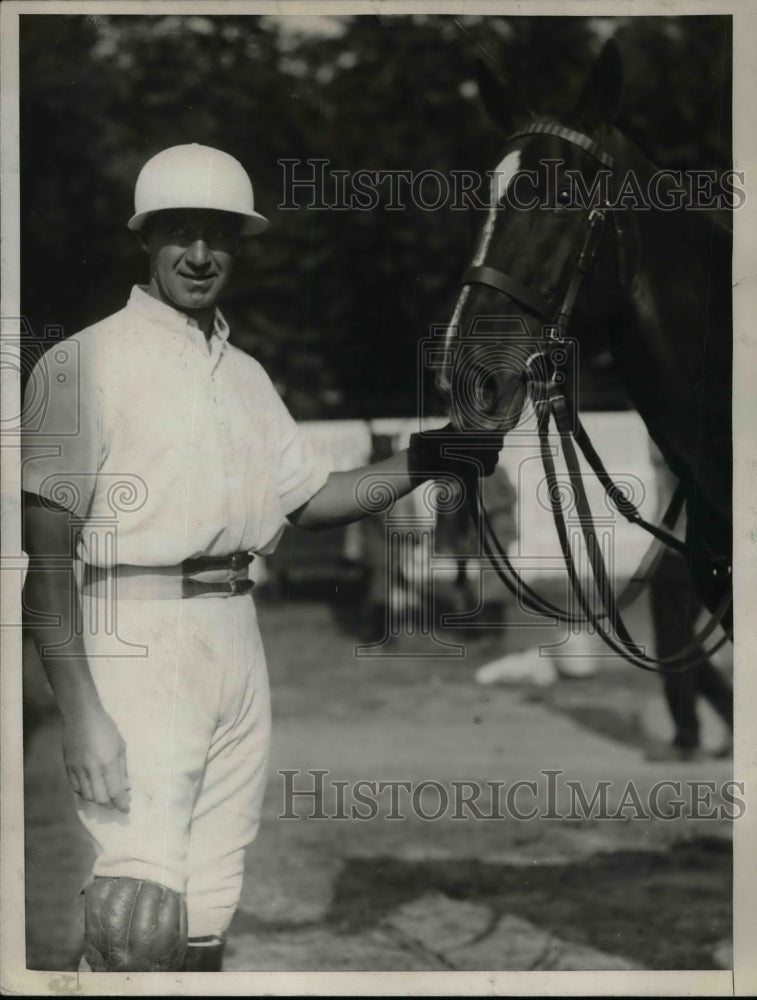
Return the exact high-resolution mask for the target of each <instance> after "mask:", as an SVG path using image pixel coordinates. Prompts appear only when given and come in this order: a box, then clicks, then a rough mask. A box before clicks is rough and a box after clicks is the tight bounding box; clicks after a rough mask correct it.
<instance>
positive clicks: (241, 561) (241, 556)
mask: <svg viewBox="0 0 757 1000" xmlns="http://www.w3.org/2000/svg"><path fill="white" fill-rule="evenodd" d="M251 562H252V556H251V555H249V554H248V553H247V552H232V554H231V559H230V560H229V568H230V569H232V570H234V572H236V571H237V570H240V569H245V568H246V567H247V566H249V565H250V563H251Z"/></svg>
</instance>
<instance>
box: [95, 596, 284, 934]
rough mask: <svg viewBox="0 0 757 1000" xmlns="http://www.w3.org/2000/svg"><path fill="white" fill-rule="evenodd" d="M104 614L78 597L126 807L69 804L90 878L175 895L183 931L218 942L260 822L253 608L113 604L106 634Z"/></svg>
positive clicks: (261, 719)
mask: <svg viewBox="0 0 757 1000" xmlns="http://www.w3.org/2000/svg"><path fill="white" fill-rule="evenodd" d="M105 605H106V602H105V601H102V600H98V599H88V598H87V597H84V598H83V617H84V642H85V649H86V652H87V657H88V661H89V665H90V669H91V671H92V676H93V678H94V681H95V684H96V686H97V689H98V691H99V694H100V698H101V700H102V703H103V706H104V708H105V710H106V711H107V712H108V714H109V715H110V716H111V718H112V719H113V721H114V722H115V724H116V726H117V727H118V729H119V731H120V733H121V735H122V737H123V738H124V740H125V741H126V761H127V768H128V774H129V780H130V783H131V792H130V799H131V801H130V810H129V812H128V814H125V813H122V812H119V811H118V810H116V809H114V808H105V807H104V806H100V805H97V804H95V803H92V802H85V801H84V800H83V799H81V798H80V797H79V796H77V808H78V812H79V816H80V818H81V821H82V823H83V824H84V826H85V827H86V828H87V830H88V831H89V833H90V834H91V836H92V837H93V839H94V841H95V844H96V847H97V850H98V854H97V860H96V862H95V866H94V869H93V874H94V875H109V876H129V877H131V878H144V879H150V880H151V881H154V882H159V883H161V884H163V885H165V886H168V887H169V888H170V889H173V890H174V891H176V892H180V893H185V894H186V900H187V911H188V918H189V936H190V937H203V936H206V935H221V934H223V933H224V932H225V931H226V929H227V927H228V925H229V923H230V922H231V918H232V916H233V914H234V911H235V909H236V906H237V903H238V901H239V896H240V892H241V888H242V877H243V872H244V852H245V848H246V847H247V846H248V844H250V843H251V842H252V841H253V840H254V838H255V835H256V833H257V830H258V826H259V823H260V814H261V806H262V799H263V792H264V789H265V783H266V772H267V763H268V753H269V745H270V732H271V723H270V695H269V687H268V675H267V670H266V662H265V654H264V651H263V644H262V640H261V637H260V632H259V630H258V623H257V615H256V612H255V605H254V603H253V600H252V597H251V596H249V595H247V596H233V597H218V596H211V597H199V598H193V599H189V600H119V601H118V602H116V603H115V604H114V605H113V607H114V608H115V611H116V619H115V629H116V632H115V635H114V634H113V632H112V629H110V628H106V627H105V620H106V618H105V612H106V610H108V609H106V607H105ZM95 614H96V615H97V618H96V620H95ZM127 643H133V644H136V645H135V646H134V647H131V648H130V647H129V646H127V645H126V644H127ZM140 646H143V647H147V649H146V651H144V650H141V649H139V647H140ZM135 651H136V653H137V655H133V654H134V652H135Z"/></svg>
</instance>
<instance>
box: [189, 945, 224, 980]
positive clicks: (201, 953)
mask: <svg viewBox="0 0 757 1000" xmlns="http://www.w3.org/2000/svg"><path fill="white" fill-rule="evenodd" d="M225 947H226V942H225V941H222V940H219V939H218V938H211V939H206V940H203V939H202V938H196V939H195V940H192V939H191V938H190V939H189V941H188V942H187V950H186V952H185V954H184V964H183V965H182V967H181V971H182V972H220V971H221V964H222V962H223V951H224V948H225Z"/></svg>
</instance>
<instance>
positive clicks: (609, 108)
mask: <svg viewBox="0 0 757 1000" xmlns="http://www.w3.org/2000/svg"><path fill="white" fill-rule="evenodd" d="M622 96H623V61H622V59H621V57H620V49H619V48H618V46H617V44H616V42H615V41H614V40H613V39H612V38H610V39H609V40H608V41H607V42H606V44H605V47H604V48H603V49H602V52H601V53H600V56H599V58H598V59H597V61H596V63H595V64H594V68H593V69H592V71H591V73H590V74H589V78H588V80H587V81H586V83H585V84H584V87H583V90H582V91H581V96H580V97H579V98H578V103H577V104H576V114H577V116H578V118H579V119H580V121H581V123H582V124H583V125H585V126H587V127H589V128H596V127H597V126H598V125H602V124H603V123H605V122H612V121H613V120H614V119H615V116H616V115H617V113H618V111H619V109H620V101H621V98H622Z"/></svg>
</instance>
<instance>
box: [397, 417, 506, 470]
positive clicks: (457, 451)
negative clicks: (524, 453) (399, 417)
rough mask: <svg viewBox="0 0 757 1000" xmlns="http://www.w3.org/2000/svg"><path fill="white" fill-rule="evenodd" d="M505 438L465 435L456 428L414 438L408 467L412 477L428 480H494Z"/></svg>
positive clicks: (489, 434) (475, 433) (483, 433)
mask: <svg viewBox="0 0 757 1000" xmlns="http://www.w3.org/2000/svg"><path fill="white" fill-rule="evenodd" d="M503 441H504V434H500V433H497V432H492V431H461V430H457V429H456V428H455V427H453V426H452V424H447V425H446V426H445V427H441V428H439V430H435V431H423V432H421V433H418V434H411V436H410V444H409V447H408V466H409V469H410V473H411V475H416V476H422V477H423V478H426V479H439V478H443V477H445V476H450V475H452V476H456V477H459V478H460V479H463V480H466V479H470V478H471V477H472V476H491V474H492V473H493V472H494V470H495V469H496V467H497V464H498V462H499V454H500V452H501V451H502V443H503Z"/></svg>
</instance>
